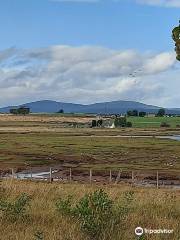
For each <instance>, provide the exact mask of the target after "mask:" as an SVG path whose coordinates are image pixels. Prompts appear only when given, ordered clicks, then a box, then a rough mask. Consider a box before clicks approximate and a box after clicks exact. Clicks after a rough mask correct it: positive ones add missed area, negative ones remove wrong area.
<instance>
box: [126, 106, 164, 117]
mask: <svg viewBox="0 0 180 240" xmlns="http://www.w3.org/2000/svg"><path fill="white" fill-rule="evenodd" d="M165 114H166V111H165V109H164V108H160V109H159V110H158V112H157V114H155V116H156V117H163V116H165ZM146 115H147V113H146V112H144V111H140V112H139V111H138V110H136V109H134V110H129V111H127V116H128V117H145V116H146Z"/></svg>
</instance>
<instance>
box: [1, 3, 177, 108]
mask: <svg viewBox="0 0 180 240" xmlns="http://www.w3.org/2000/svg"><path fill="white" fill-rule="evenodd" d="M179 11H180V1H178V0H171V1H170V0H169V1H168V0H144V1H143V0H64V1H63V0H29V1H26V0H1V1H0V31H1V35H0V36H1V41H0V96H1V97H0V106H4V105H9V104H20V103H23V102H26V101H32V100H39V99H54V100H58V101H66V102H81V103H90V102H101V101H111V100H120V99H122V100H123V99H125V100H136V101H141V102H145V103H149V104H156V105H161V106H167V107H180V104H179V103H178V102H180V97H179V96H178V91H177V89H179V88H180V81H179V79H178V76H179V65H180V63H179V64H178V63H177V62H176V61H175V55H174V51H173V49H174V43H173V41H172V40H171V30H172V28H173V26H175V25H177V24H178V20H179V17H180V15H179ZM87 69H88V71H87ZM139 69H141V71H140V72H139V73H136V74H134V75H136V76H135V77H134V78H132V76H130V74H132V73H134V72H138V70H139Z"/></svg>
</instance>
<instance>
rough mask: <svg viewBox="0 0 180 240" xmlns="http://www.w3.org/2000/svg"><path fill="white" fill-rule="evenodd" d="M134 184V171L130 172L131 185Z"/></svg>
mask: <svg viewBox="0 0 180 240" xmlns="http://www.w3.org/2000/svg"><path fill="white" fill-rule="evenodd" d="M133 184H134V171H132V185H133Z"/></svg>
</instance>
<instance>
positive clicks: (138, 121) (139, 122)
mask: <svg viewBox="0 0 180 240" xmlns="http://www.w3.org/2000/svg"><path fill="white" fill-rule="evenodd" d="M128 121H130V122H132V124H133V127H135V128H159V127H160V125H161V123H162V122H166V123H168V124H169V125H170V126H171V128H176V127H177V126H178V125H179V126H180V117H128Z"/></svg>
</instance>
